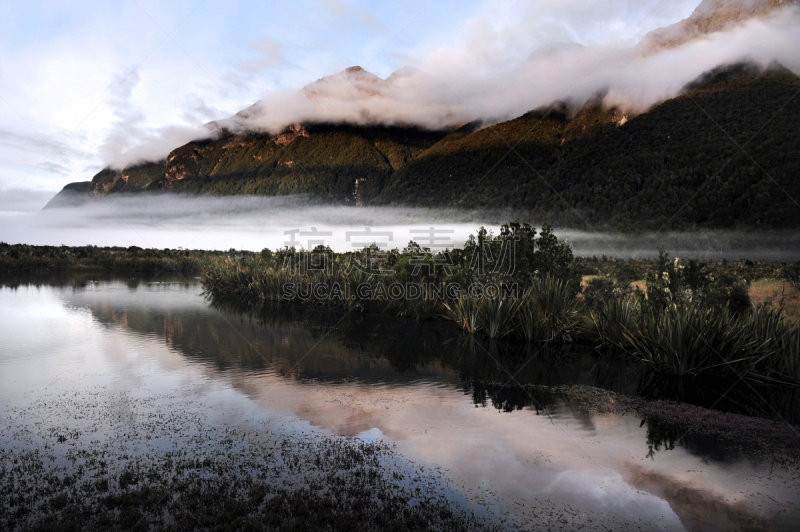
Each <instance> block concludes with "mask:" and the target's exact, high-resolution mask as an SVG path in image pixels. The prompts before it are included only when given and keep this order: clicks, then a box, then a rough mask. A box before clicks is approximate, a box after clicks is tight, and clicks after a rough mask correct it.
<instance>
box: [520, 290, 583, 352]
mask: <svg viewBox="0 0 800 532" xmlns="http://www.w3.org/2000/svg"><path fill="white" fill-rule="evenodd" d="M579 305H580V303H579V302H578V299H577V297H576V294H575V291H574V289H573V288H572V287H571V286H570V283H569V282H566V281H562V280H559V279H554V278H552V277H550V276H547V277H538V278H533V279H532V281H531V286H530V288H528V289H527V290H526V291H525V293H524V294H523V295H522V297H521V303H520V307H519V312H518V313H517V314H516V320H515V322H516V323H515V325H516V330H517V331H518V333H519V335H520V336H521V337H522V338H523V339H524V340H525V341H527V342H545V341H560V342H571V341H572V340H573V338H574V336H575V333H576V332H577V331H578V328H579V325H580V308H579Z"/></svg>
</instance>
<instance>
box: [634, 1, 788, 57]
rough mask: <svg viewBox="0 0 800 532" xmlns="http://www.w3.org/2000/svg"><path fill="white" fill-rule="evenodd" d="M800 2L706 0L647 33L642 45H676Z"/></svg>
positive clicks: (648, 47) (652, 47)
mask: <svg viewBox="0 0 800 532" xmlns="http://www.w3.org/2000/svg"><path fill="white" fill-rule="evenodd" d="M798 4H800V0H703V1H702V2H701V3H700V5H699V6H697V8H696V9H695V10H694V12H693V13H692V15H691V16H690V17H689V18H687V19H684V20H682V21H680V22H678V23H677V24H673V25H672V26H668V27H666V28H660V29H658V30H655V31H652V32H650V33H648V34H647V35H646V36H645V38H644V39H642V42H641V43H640V47H641V49H642V50H643V51H645V53H654V52H658V51H659V50H664V49H667V48H676V47H678V46H681V45H683V44H686V43H688V42H691V41H694V40H696V39H699V38H702V37H703V36H705V35H708V34H711V33H715V32H718V31H725V30H729V29H732V28H734V27H736V26H738V25H740V24H744V23H745V22H747V21H748V20H751V19H753V18H759V17H766V16H769V15H771V14H773V13H775V12H776V11H778V10H780V9H784V8H787V7H790V6H797V5H798Z"/></svg>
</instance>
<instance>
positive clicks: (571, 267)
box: [202, 224, 800, 384]
mask: <svg viewBox="0 0 800 532" xmlns="http://www.w3.org/2000/svg"><path fill="white" fill-rule="evenodd" d="M509 238H510V239H514V241H515V242H516V250H515V255H516V256H515V260H514V267H513V268H505V265H504V264H502V263H501V261H500V260H499V259H498V258H499V257H502V256H503V253H502V249H503V248H502V246H503V242H504V241H506V240H504V239H509ZM487 249H488V250H490V252H488V253H485V252H484V251H485V250H487ZM370 252H372V256H370ZM323 255H324V256H325V257H326V260H327V262H326V263H325V265H324V267H323V266H322V262H320V267H319V268H316V269H308V268H306V269H303V268H298V267H295V266H294V265H297V264H308V263H309V261H312V262H313V261H314V260H318V261H321V259H320V257H321V256H323ZM420 256H424V257H425V258H424V259H420V258H419V257H420ZM476 256H477V257H479V258H480V257H486V256H489V257H494V258H495V260H494V262H492V263H491V264H478V267H476ZM425 260H428V261H430V262H431V263H434V264H433V265H434V266H436V267H430V268H428V267H425V262H424V261H425ZM437 261H438V262H437ZM363 263H369V264H370V266H371V267H372V268H373V269H374V270H375V271H374V272H372V271H364V270H365V269H364V268H359V267H354V266H353V265H354V264H363ZM420 264H422V267H420ZM441 264H445V262H444V259H443V258H442V257H437V256H436V255H434V254H431V253H428V252H426V251H425V250H424V249H422V248H420V247H419V246H417V245H416V244H415V243H413V242H411V243H409V245H408V246H407V247H406V248H404V249H403V250H395V251H392V252H388V253H377V250H374V249H373V250H370V249H365V250H362V251H361V252H358V253H346V254H336V253H332V252H330V250H327V249H324V248H320V249H316V250H314V253H303V252H297V251H295V250H293V249H284V250H280V251H278V252H276V253H273V252H264V253H262V254H259V255H258V256H252V257H247V258H239V259H235V260H234V259H231V258H226V259H222V260H218V261H215V262H214V263H213V264H212V265H210V266H209V267H208V268H206V269H204V270H203V274H202V283H203V285H204V287H205V289H206V291H207V293H209V294H210V295H212V296H213V297H215V298H218V299H225V298H228V299H235V300H237V301H239V302H247V303H250V304H259V303H261V302H264V301H269V300H281V301H293V302H302V303H307V304H315V305H323V306H333V307H339V308H343V309H347V310H355V311H358V312H370V313H386V314H391V315H395V316H397V317H398V318H411V319H416V320H444V321H449V322H452V323H453V324H455V325H456V326H458V327H460V328H461V329H463V331H464V332H465V333H467V334H470V335H482V336H485V337H488V338H490V339H497V340H501V341H504V342H511V343H541V342H549V343H555V344H565V343H581V344H587V345H592V346H595V347H598V348H600V349H601V350H603V351H614V352H621V353H624V354H627V355H629V356H631V357H634V358H635V359H636V360H638V361H640V362H641V363H642V364H644V365H645V366H646V367H648V368H649V369H650V370H652V371H653V372H655V373H658V374H663V375H668V376H673V377H677V378H698V377H710V376H715V377H716V376H731V375H733V376H741V377H742V378H745V379H748V380H753V381H760V382H772V383H780V384H797V383H800V330H799V329H798V325H797V323H796V322H794V321H793V320H791V319H788V318H787V315H788V316H794V315H795V309H794V308H793V307H787V303H790V302H791V301H792V300H791V298H786V297H784V298H782V299H781V300H778V301H774V300H767V299H766V298H764V297H759V298H758V299H755V300H754V299H753V298H751V297H750V292H751V290H752V287H753V283H754V282H759V281H755V280H754V279H753V277H755V276H756V275H769V274H771V275H775V274H778V275H782V276H784V277H785V278H784V279H783V280H781V281H780V282H782V283H784V284H788V285H789V286H791V287H792V288H791V289H792V290H796V289H797V288H796V285H794V284H792V283H793V282H794V281H793V280H792V277H791V274H792V267H793V266H792V265H786V264H777V263H761V264H756V263H747V262H745V261H742V262H736V263H730V262H726V261H720V262H715V263H702V262H698V261H681V260H679V259H671V258H670V257H668V256H667V254H665V253H663V252H662V253H661V254H660V256H659V257H658V258H657V259H652V260H635V261H634V260H631V261H609V260H603V259H599V260H598V259H576V258H575V257H573V255H572V252H571V249H570V247H569V245H568V244H566V243H564V242H560V241H558V239H557V238H556V237H555V236H554V235H553V234H552V232H551V231H550V229H549V228H547V227H545V228H543V229H542V231H541V232H538V231H536V230H534V229H533V228H531V227H530V226H527V225H520V224H509V225H506V226H504V227H503V229H502V230H501V234H499V235H496V236H495V235H491V234H489V233H486V232H485V231H483V230H481V231H479V232H478V234H477V236H476V237H474V238H470V240H469V241H468V242H467V244H466V245H465V247H464V248H463V249H455V250H452V252H450V254H449V256H448V258H447V261H446V266H447V267H442V266H441ZM755 272H760V273H755ZM742 273H745V274H747V273H751V274H753V275H750V276H748V275H742ZM587 276H589V277H588V280H585V279H587ZM760 282H761V284H759V285H756V286H761V285H763V283H764V280H761V281H760ZM770 282H773V283H774V282H777V281H770ZM412 286H415V287H417V289H416V290H410V287H412ZM784 294H785V292H784ZM759 295H760V293H759Z"/></svg>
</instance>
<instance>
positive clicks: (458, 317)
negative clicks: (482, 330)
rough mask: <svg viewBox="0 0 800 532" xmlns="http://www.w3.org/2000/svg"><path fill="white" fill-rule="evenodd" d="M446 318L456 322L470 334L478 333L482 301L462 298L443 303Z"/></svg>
mask: <svg viewBox="0 0 800 532" xmlns="http://www.w3.org/2000/svg"><path fill="white" fill-rule="evenodd" d="M443 306H444V308H445V309H446V311H447V312H446V313H445V317H446V318H448V319H450V320H452V321H454V322H456V323H457V324H458V325H459V327H461V328H462V329H464V330H465V331H466V332H467V333H469V334H475V333H476V332H477V331H478V327H479V323H480V301H479V300H477V299H474V298H470V297H462V298H459V299H455V300H452V301H447V302H445V303H443Z"/></svg>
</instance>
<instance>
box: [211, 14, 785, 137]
mask: <svg viewBox="0 0 800 532" xmlns="http://www.w3.org/2000/svg"><path fill="white" fill-rule="evenodd" d="M473 31H474V32H477V34H475V35H473V38H471V39H467V40H466V41H465V43H464V44H463V45H462V46H460V47H453V48H445V49H439V50H434V51H432V52H431V53H430V54H429V56H428V57H427V58H426V59H425V61H424V62H422V63H421V64H420V65H419V66H417V67H416V68H414V69H413V70H411V69H408V70H404V71H401V72H400V73H398V74H396V75H393V76H391V77H390V78H388V79H387V80H383V79H380V78H377V77H374V76H371V75H369V74H367V73H366V72H360V71H351V72H345V73H343V74H341V75H336V76H329V77H327V78H323V79H322V80H319V81H317V82H315V83H313V84H312V85H310V86H308V87H306V88H305V89H304V90H302V91H300V92H294V91H292V92H288V91H287V92H282V93H272V94H269V95H267V96H266V97H265V98H264V99H263V100H262V101H261V102H260V103H259V105H258V108H259V109H260V111H259V112H258V113H251V114H249V115H248V116H247V117H245V118H242V117H236V118H234V119H232V120H231V121H229V122H227V123H226V124H227V125H228V126H229V127H233V128H236V127H238V128H241V129H245V130H263V131H268V132H272V133H275V132H278V131H280V130H282V129H283V128H284V127H286V126H287V125H289V124H291V123H296V122H314V121H325V122H350V123H356V124H386V125H401V124H415V125H420V126H424V127H428V128H442V127H448V126H452V125H454V124H457V123H463V122H470V121H474V120H478V121H483V122H485V123H491V122H498V121H502V120H507V119H510V118H514V117H517V116H520V115H522V114H524V113H525V112H527V111H530V110H532V109H536V108H539V107H542V106H547V105H550V104H552V103H553V102H556V101H566V102H568V103H571V104H573V105H574V106H576V107H577V106H581V105H583V104H584V103H585V102H586V101H587V100H589V99H590V98H593V97H594V96H596V95H597V94H598V93H602V94H605V95H606V96H605V103H606V104H607V105H610V106H619V107H622V108H624V109H625V110H627V111H629V112H633V113H638V112H642V111H645V110H647V109H648V108H649V107H651V106H653V105H655V104H657V103H659V102H661V101H664V100H666V99H668V98H670V97H674V96H676V95H677V94H678V93H680V91H681V90H682V89H683V88H684V87H685V86H686V84H688V83H689V82H691V81H693V80H695V79H696V78H697V77H699V76H700V75H702V74H703V73H705V72H707V71H709V70H711V69H713V68H715V67H717V66H720V65H725V64H730V63H735V62H739V61H751V62H754V63H756V64H759V65H761V66H763V67H766V66H768V65H769V64H770V63H772V62H774V61H777V62H779V63H781V64H782V65H784V66H786V67H788V68H790V69H792V70H794V71H795V72H798V71H800V56H798V55H797V54H796V50H798V49H800V9H797V8H787V9H783V10H781V11H779V12H777V13H775V14H774V15H773V16H770V17H767V18H764V19H753V20H751V21H749V22H748V23H746V24H743V25H741V26H739V27H736V28H735V29H732V30H730V31H726V32H718V33H714V34H710V35H708V36H704V37H703V38H700V39H696V40H694V41H692V42H689V43H687V44H684V45H683V46H680V47H677V48H673V49H665V50H661V51H657V52H652V51H649V50H644V49H642V48H639V47H633V48H627V49H617V48H614V47H611V46H594V47H589V46H582V45H579V44H577V43H571V42H562V43H548V44H546V45H543V46H541V47H539V48H538V49H536V50H534V51H533V52H532V53H531V52H529V53H526V54H524V55H523V54H520V52H519V50H518V49H517V48H514V47H510V46H508V44H509V43H506V42H504V41H503V39H504V38H505V37H504V34H503V33H502V32H496V31H495V32H484V31H482V30H481V29H480V28H473ZM492 39H494V41H492Z"/></svg>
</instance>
